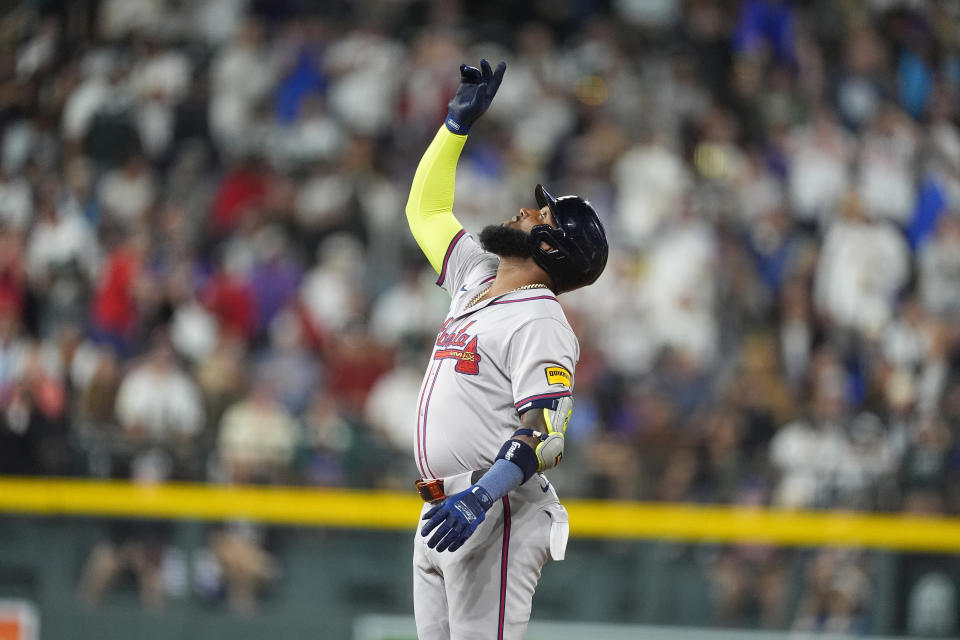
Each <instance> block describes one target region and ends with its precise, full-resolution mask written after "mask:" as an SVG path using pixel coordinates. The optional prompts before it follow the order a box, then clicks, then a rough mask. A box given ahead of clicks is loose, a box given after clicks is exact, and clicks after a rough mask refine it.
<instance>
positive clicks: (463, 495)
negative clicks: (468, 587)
mask: <svg viewBox="0 0 960 640" xmlns="http://www.w3.org/2000/svg"><path fill="white" fill-rule="evenodd" d="M492 506H493V498H491V497H490V494H489V493H487V491H486V489H484V488H483V487H480V486H478V485H473V486H472V487H470V488H469V489H467V490H466V491H461V492H460V493H458V494H457V495H455V496H450V497H449V498H447V499H446V500H444V501H443V502H441V503H440V504H438V505H436V506H434V507H433V508H432V509H430V510H429V511H427V512H426V513H425V514H424V516H423V518H422V519H423V520H429V522H427V524H425V525H423V528H422V529H420V534H421V535H423V536H427V535H429V534H430V532H431V531H433V530H434V529H436V532H434V534H433V537H431V538H430V540H428V541H427V546H428V547H430V548H431V549H436V550H437V551H446V550H448V549H449V550H450V551H456V550H457V549H459V548H460V547H462V546H463V543H464V542H466V541H467V538H469V537H470V536H471V535H472V534H473V532H474V531H476V530H477V527H478V526H479V525H480V523H481V522H483V519H484V518H485V517H486V515H487V510H488V509H489V508H490V507H492Z"/></svg>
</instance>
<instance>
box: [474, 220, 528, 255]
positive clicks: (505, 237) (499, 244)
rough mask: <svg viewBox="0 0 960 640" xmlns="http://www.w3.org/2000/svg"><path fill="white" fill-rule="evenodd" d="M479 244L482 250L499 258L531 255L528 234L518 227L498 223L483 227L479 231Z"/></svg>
mask: <svg viewBox="0 0 960 640" xmlns="http://www.w3.org/2000/svg"><path fill="white" fill-rule="evenodd" d="M480 246H481V247H483V250H484V251H489V252H490V253H493V254H496V255H498V256H500V257H501V258H531V257H533V249H532V248H531V246H530V236H528V235H527V234H525V233H524V232H523V231H520V230H519V229H511V228H510V227H505V226H503V225H499V224H492V225H490V226H488V227H484V229H483V231H481V232H480Z"/></svg>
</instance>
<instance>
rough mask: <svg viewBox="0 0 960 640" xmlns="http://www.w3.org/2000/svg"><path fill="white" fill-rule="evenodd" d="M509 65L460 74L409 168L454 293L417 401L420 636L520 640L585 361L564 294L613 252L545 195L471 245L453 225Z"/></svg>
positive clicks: (420, 221) (551, 542)
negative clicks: (578, 370) (477, 124)
mask: <svg viewBox="0 0 960 640" xmlns="http://www.w3.org/2000/svg"><path fill="white" fill-rule="evenodd" d="M505 70H506V64H505V63H503V62H501V63H500V64H499V65H498V66H497V68H496V70H495V71H494V70H492V69H491V68H490V64H489V63H488V62H487V61H486V60H482V61H481V62H480V68H479V69H477V68H474V67H469V66H466V65H461V67H460V86H459V87H458V89H457V92H456V94H455V95H454V96H453V98H452V99H451V100H450V103H449V106H448V109H449V110H448V113H447V118H446V122H445V123H444V126H442V127H441V128H440V131H439V132H438V133H437V135H436V137H435V138H434V139H433V142H432V143H431V144H430V146H429V148H428V149H427V151H426V152H425V153H424V155H423V158H422V159H421V160H420V164H419V166H418V167H417V172H416V175H415V177H414V179H413V185H412V187H411V189H410V198H409V200H408V201H407V209H406V211H407V220H408V222H409V225H410V229H411V231H412V233H413V236H414V238H415V239H416V240H417V243H418V244H419V245H420V247H421V249H422V250H423V252H424V254H426V257H427V259H428V260H429V261H430V264H431V265H433V267H434V269H436V271H437V273H438V274H439V278H438V280H437V284H438V285H440V286H441V287H443V288H444V289H445V290H446V291H447V292H448V293H449V294H450V296H451V298H452V301H451V303H450V310H449V312H448V313H447V317H446V319H445V320H444V321H443V324H442V326H441V327H440V332H439V333H438V334H437V340H436V344H435V345H434V348H433V353H432V355H431V357H430V362H429V364H428V366H427V371H426V375H425V376H424V379H423V384H422V385H421V389H420V396H419V399H418V401H417V414H416V418H417V424H416V436H415V441H414V443H413V453H414V456H415V458H416V464H417V467H418V469H419V471H420V475H421V476H422V478H421V479H420V480H419V481H417V487H418V490H419V491H420V495H421V496H422V497H423V498H424V501H425V502H427V504H425V505H424V508H423V512H422V518H421V519H422V523H421V526H420V527H418V531H417V534H416V536H415V543H414V556H413V564H414V612H415V615H416V621H417V631H418V634H419V637H420V639H421V640H433V639H439V638H445V639H446V638H454V639H457V640H461V639H467V638H484V639H489V638H497V639H498V640H501V639H504V638H521V637H522V636H523V633H524V631H525V629H526V626H527V622H528V620H529V618H530V608H531V604H532V599H533V592H534V589H535V588H536V585H537V581H538V580H539V578H540V570H541V567H542V566H543V564H544V563H545V562H546V560H547V557H548V555H549V556H551V557H552V558H553V559H554V560H561V559H563V555H564V550H565V548H566V543H567V533H568V524H567V513H566V510H565V509H564V508H563V506H562V505H561V504H560V502H559V500H558V499H557V494H556V492H555V491H554V489H553V487H552V486H551V485H550V482H549V480H547V478H546V476H544V475H543V474H542V472H543V471H546V470H547V469H550V468H552V467H554V466H556V465H557V463H559V462H560V459H561V457H562V456H563V446H564V431H565V429H566V425H567V421H568V420H569V418H570V413H571V411H572V408H573V399H572V395H571V393H572V390H573V384H574V367H575V365H576V363H577V358H578V356H579V345H578V343H577V338H576V336H575V335H574V333H573V330H572V329H571V328H570V324H569V323H568V322H567V319H566V317H565V316H564V314H563V311H562V310H561V308H560V305H559V304H558V303H557V298H556V296H557V294H560V293H562V292H564V291H570V290H572V289H576V288H578V287H582V286H584V285H587V284H590V283H592V282H594V281H595V280H596V279H597V278H598V277H599V276H600V273H601V272H602V271H603V268H604V266H605V265H606V261H607V240H606V235H605V233H604V230H603V227H602V225H601V224H600V220H599V218H598V217H597V214H596V212H595V211H594V210H593V208H592V207H591V206H590V204H589V203H587V202H586V201H584V200H583V199H581V198H579V197H576V196H564V197H561V198H554V197H553V196H552V195H550V193H548V192H547V190H546V189H544V188H543V187H542V186H541V185H537V186H536V189H535V190H534V196H535V199H536V202H537V206H536V207H523V208H521V209H520V212H519V213H518V214H517V215H515V216H513V217H512V218H510V219H509V220H507V221H506V222H504V223H503V224H500V225H492V226H489V227H487V228H485V229H483V231H482V232H481V233H480V235H479V237H478V239H474V237H473V236H471V235H469V234H467V233H466V232H465V231H464V229H463V228H462V226H461V225H460V223H459V222H457V219H456V218H455V217H454V215H453V210H452V208H453V193H454V180H455V175H456V167H457V160H458V158H459V156H460V152H461V150H462V149H463V145H464V143H465V142H466V139H467V133H468V132H469V130H470V126H471V124H472V123H473V122H474V121H475V120H476V119H477V118H479V117H480V116H481V115H482V114H483V113H484V112H485V111H486V110H487V108H488V107H489V106H490V103H491V101H492V100H493V97H494V95H495V94H496V92H497V88H498V87H499V86H500V82H501V80H502V79H503V74H504V71H505Z"/></svg>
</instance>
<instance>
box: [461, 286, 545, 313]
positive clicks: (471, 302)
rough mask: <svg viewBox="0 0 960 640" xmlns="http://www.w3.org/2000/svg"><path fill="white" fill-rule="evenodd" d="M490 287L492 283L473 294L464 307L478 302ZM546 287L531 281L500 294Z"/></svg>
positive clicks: (467, 307) (466, 307) (488, 291)
mask: <svg viewBox="0 0 960 640" xmlns="http://www.w3.org/2000/svg"><path fill="white" fill-rule="evenodd" d="M492 288H493V285H490V286H489V287H487V288H486V289H484V290H483V291H481V292H480V293H478V294H477V295H475V296H474V297H473V300H471V301H470V302H468V303H467V306H465V307H464V309H469V308H470V307H472V306H473V305H475V304H477V303H478V302H480V300H481V299H482V298H483V296H485V295H487V294H488V293H490V289H492ZM547 288H549V287H547V285H545V284H540V283H539V282H535V283H533V284H525V285H523V286H522V287H517V288H516V289H510V291H504V292H503V293H501V294H500V295H506V294H508V293H513V292H514V291H523V290H524V289H547Z"/></svg>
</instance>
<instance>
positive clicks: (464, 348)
mask: <svg viewBox="0 0 960 640" xmlns="http://www.w3.org/2000/svg"><path fill="white" fill-rule="evenodd" d="M451 322H453V318H447V320H446V321H444V323H443V326H442V327H440V333H438V334H437V346H438V347H440V348H439V349H437V350H436V351H434V352H433V359H434V360H443V359H444V358H453V359H454V360H457V361H458V362H457V366H455V367H454V368H453V370H454V371H456V372H457V373H466V374H469V375H473V376H475V375H477V374H478V373H480V354H479V353H477V338H476V336H471V335H470V334H468V333H467V329H469V328H470V325H472V324H473V323H472V322H470V323H467V324H466V325H465V326H464V327H463V328H462V329H460V330H459V331H456V332H453V331H447V325H449V324H450V323H451ZM458 347H459V348H458Z"/></svg>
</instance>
